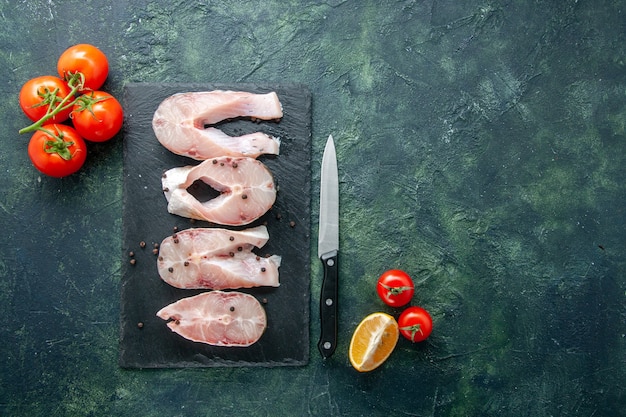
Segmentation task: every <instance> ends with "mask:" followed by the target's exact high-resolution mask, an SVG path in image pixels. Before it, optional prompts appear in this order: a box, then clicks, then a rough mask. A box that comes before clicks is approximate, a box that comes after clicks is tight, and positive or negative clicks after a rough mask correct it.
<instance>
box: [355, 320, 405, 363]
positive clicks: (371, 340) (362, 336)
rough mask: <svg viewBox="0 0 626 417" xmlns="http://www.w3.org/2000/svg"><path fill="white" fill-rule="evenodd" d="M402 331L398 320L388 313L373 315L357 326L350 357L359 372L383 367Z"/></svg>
mask: <svg viewBox="0 0 626 417" xmlns="http://www.w3.org/2000/svg"><path fill="white" fill-rule="evenodd" d="M399 336H400V331H399V330H398V323H397V322H396V319H394V318H393V317H392V316H390V315H389V314H386V313H372V314H370V315H369V316H367V317H365V318H364V319H363V320H362V321H361V323H359V325H358V326H357V328H356V330H355V331H354V334H353V335H352V340H351V341H350V348H349V350H348V355H349V357H350V363H351V364H352V366H353V367H354V369H356V370H357V371H359V372H369V371H372V370H374V369H376V368H378V367H379V366H380V365H382V364H383V363H384V362H385V361H386V360H387V358H388V357H389V355H391V352H393V349H394V348H395V347H396V343H398V337H399Z"/></svg>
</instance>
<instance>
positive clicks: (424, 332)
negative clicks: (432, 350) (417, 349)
mask: <svg viewBox="0 0 626 417" xmlns="http://www.w3.org/2000/svg"><path fill="white" fill-rule="evenodd" d="M398 327H399V329H400V334H401V335H402V336H404V337H405V338H407V339H409V340H410V341H411V342H421V341H423V340H426V339H427V338H428V336H430V333H431V332H432V331H433V319H432V318H431V317H430V314H428V311H426V310H424V309H423V308H422V307H416V306H413V307H409V308H407V309H406V310H404V311H403V312H402V314H400V317H399V318H398Z"/></svg>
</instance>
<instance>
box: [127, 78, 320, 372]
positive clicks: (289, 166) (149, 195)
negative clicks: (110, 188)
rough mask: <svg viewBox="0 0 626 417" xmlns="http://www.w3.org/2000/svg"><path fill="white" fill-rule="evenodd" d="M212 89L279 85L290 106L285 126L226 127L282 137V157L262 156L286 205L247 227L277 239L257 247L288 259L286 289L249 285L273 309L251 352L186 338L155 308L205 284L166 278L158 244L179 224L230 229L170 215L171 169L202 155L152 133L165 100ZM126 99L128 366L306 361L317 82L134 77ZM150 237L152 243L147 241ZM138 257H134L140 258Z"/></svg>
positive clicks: (283, 271) (241, 123)
mask: <svg viewBox="0 0 626 417" xmlns="http://www.w3.org/2000/svg"><path fill="white" fill-rule="evenodd" d="M211 90H233V91H248V92H252V93H266V92H269V91H275V92H276V94H277V95H278V98H279V100H280V102H281V105H282V106H283V118H282V120H281V121H280V122H279V123H276V122H273V121H272V122H270V121H268V122H252V121H250V120H243V119H241V120H233V121H225V122H224V123H223V124H221V125H220V129H222V130H223V131H224V132H226V133H228V134H230V135H243V134H247V133H252V132H257V131H259V132H263V133H266V134H269V135H272V136H275V137H278V138H280V141H281V143H280V155H278V156H274V155H272V156H270V155H262V156H259V158H258V160H259V161H261V162H263V163H264V164H265V165H266V166H267V168H268V169H269V170H270V172H271V173H272V175H273V176H274V184H275V185H276V187H277V188H278V192H277V196H276V202H275V204H274V205H273V207H272V208H271V209H270V211H268V212H267V213H266V214H265V215H263V216H262V217H261V218H260V219H258V220H256V221H255V222H253V223H251V224H249V225H247V226H243V227H238V229H245V228H248V227H254V226H258V225H261V224H265V225H266V226H267V230H268V233H269V235H270V238H269V241H268V242H267V244H266V245H265V246H263V248H260V249H256V250H255V251H254V252H255V253H256V254H257V255H259V256H265V255H266V254H267V255H280V256H281V257H282V262H281V266H280V268H279V272H280V287H278V288H255V289H242V290H239V291H243V292H247V293H249V294H252V295H254V296H255V297H256V298H257V299H258V300H259V301H265V302H264V303H263V307H264V309H265V312H266V314H267V320H268V326H267V330H266V331H265V333H264V334H263V336H262V337H261V339H260V340H259V341H258V342H257V343H255V344H254V345H252V346H250V347H247V348H245V349H243V348H227V347H216V346H208V345H206V344H202V343H194V342H189V341H186V340H185V339H183V338H182V337H181V336H179V335H176V334H175V333H173V332H172V331H171V330H170V329H169V328H168V327H167V326H166V325H165V323H166V322H165V321H163V320H162V319H160V318H158V317H156V315H155V313H156V312H157V311H158V310H160V309H161V308H163V307H165V306H166V305H168V304H170V303H173V302H175V301H177V300H180V299H181V298H184V297H190V296H192V295H196V294H199V293H200V292H201V291H191V290H181V289H176V288H173V287H171V286H170V285H168V284H166V283H165V282H163V281H162V280H161V279H160V278H159V273H158V271H157V262H156V259H157V257H156V256H155V255H154V254H153V252H152V250H153V248H154V244H155V243H157V244H159V243H160V242H161V241H162V240H163V239H164V238H165V237H167V236H170V235H171V234H172V233H174V230H184V229H187V228H190V227H224V226H218V225H211V224H209V223H207V222H202V221H194V222H191V221H190V220H189V219H186V218H183V217H180V216H176V215H173V214H170V213H168V211H167V201H166V199H165V196H164V195H163V191H162V186H161V176H162V174H163V172H165V171H166V170H168V169H171V168H174V167H179V166H186V165H197V164H198V163H199V162H198V161H194V160H192V159H189V158H185V157H181V156H178V155H175V154H174V153H172V152H170V151H169V150H167V149H165V148H164V147H163V146H162V145H161V144H160V143H159V142H158V140H157V138H156V136H155V135H154V132H153V130H152V116H153V115H154V112H155V110H156V109H157V107H158V106H159V104H160V103H161V102H162V101H163V100H164V99H165V98H167V97H169V96H171V95H172V94H176V93H185V92H191V91H211ZM124 105H125V107H124V108H125V110H126V124H125V126H124V133H123V135H124V145H125V146H124V193H123V199H122V206H123V207H122V218H123V222H122V224H123V239H122V245H123V253H122V254H121V256H122V262H123V263H122V281H121V294H122V295H121V324H122V331H121V340H120V365H122V366H124V367H138V368H163V367H197V366H281V365H304V364H306V363H307V362H308V360H309V299H310V297H309V295H310V270H311V268H310V265H311V264H310V251H309V248H310V232H309V230H310V225H311V194H310V189H311V180H310V179H311V96H310V93H309V91H308V89H307V88H305V87H302V86H279V85H275V86H259V85H252V84H231V85H225V84H217V85H216V84H199V83H196V84H154V83H152V84H150V83H134V84H129V85H127V86H126V87H125V89H124ZM292 222H293V223H292ZM226 228H228V227H226ZM141 242H143V243H144V244H145V247H143V248H142V247H141V246H142V245H141ZM130 252H132V253H133V256H132V257H131V256H130V255H129V254H130ZM131 259H133V260H134V261H135V263H134V264H131V263H130V260H131ZM287 318H288V319H287ZM139 323H141V327H139V326H138V324H139Z"/></svg>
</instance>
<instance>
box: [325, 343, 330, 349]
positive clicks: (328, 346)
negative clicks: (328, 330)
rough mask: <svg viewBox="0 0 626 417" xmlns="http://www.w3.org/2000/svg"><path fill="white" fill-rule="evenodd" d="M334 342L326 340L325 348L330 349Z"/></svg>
mask: <svg viewBox="0 0 626 417" xmlns="http://www.w3.org/2000/svg"><path fill="white" fill-rule="evenodd" d="M331 346H332V344H331V343H330V342H324V349H330V348H331Z"/></svg>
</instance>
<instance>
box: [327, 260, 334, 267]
mask: <svg viewBox="0 0 626 417" xmlns="http://www.w3.org/2000/svg"><path fill="white" fill-rule="evenodd" d="M326 265H328V266H333V265H335V260H334V259H329V260H327V261H326Z"/></svg>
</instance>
